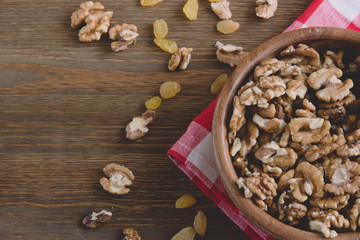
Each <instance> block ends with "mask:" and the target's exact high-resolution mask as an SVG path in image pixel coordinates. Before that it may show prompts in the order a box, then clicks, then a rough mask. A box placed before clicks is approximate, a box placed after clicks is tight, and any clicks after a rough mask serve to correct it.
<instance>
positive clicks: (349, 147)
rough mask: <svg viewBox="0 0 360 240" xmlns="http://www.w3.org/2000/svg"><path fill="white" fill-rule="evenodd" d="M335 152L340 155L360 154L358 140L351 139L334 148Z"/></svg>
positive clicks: (355, 155)
mask: <svg viewBox="0 0 360 240" xmlns="http://www.w3.org/2000/svg"><path fill="white" fill-rule="evenodd" d="M336 154H337V155H339V156H340V157H357V156H360V140H356V141H352V142H350V143H347V144H345V145H342V146H340V147H339V148H337V149H336Z"/></svg>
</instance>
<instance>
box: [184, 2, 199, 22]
mask: <svg viewBox="0 0 360 240" xmlns="http://www.w3.org/2000/svg"><path fill="white" fill-rule="evenodd" d="M198 11H199V3H198V1H197V0H188V1H187V2H186V3H185V5H184V7H183V12H184V13H185V16H186V17H187V18H188V19H189V20H196V19H197V13H198Z"/></svg>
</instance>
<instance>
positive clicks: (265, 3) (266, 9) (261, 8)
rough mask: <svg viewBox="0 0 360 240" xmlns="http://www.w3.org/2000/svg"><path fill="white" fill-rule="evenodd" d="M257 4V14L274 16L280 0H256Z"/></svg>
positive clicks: (265, 17) (268, 16) (262, 16)
mask: <svg viewBox="0 0 360 240" xmlns="http://www.w3.org/2000/svg"><path fill="white" fill-rule="evenodd" d="M256 5H257V7H256V8H255V12H256V16H258V17H260V18H264V19H268V18H271V17H272V16H274V14H275V12H276V9H277V5H278V0H256Z"/></svg>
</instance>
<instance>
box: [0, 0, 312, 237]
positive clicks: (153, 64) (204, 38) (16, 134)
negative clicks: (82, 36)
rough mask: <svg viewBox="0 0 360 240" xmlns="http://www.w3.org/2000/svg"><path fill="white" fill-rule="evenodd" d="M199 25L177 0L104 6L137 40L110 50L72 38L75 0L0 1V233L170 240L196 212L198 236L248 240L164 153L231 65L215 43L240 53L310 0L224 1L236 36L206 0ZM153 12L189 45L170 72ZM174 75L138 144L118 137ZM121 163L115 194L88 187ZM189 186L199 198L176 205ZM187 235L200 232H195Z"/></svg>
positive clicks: (276, 30) (96, 186)
mask: <svg viewBox="0 0 360 240" xmlns="http://www.w3.org/2000/svg"><path fill="white" fill-rule="evenodd" d="M199 2H200V3H199V5H200V10H199V14H198V20H197V21H193V22H190V21H188V20H187V19H186V18H185V17H184V15H183V14H182V11H181V10H182V6H183V5H184V3H185V1H183V0H182V1H173V0H165V1H164V2H163V3H160V4H159V5H157V6H154V7H147V8H145V7H141V6H140V4H139V1H138V0H123V1H103V2H102V3H103V5H104V6H105V8H106V9H107V10H112V11H114V16H113V18H112V21H111V23H112V24H121V23H133V24H136V25H137V26H138V29H139V33H140V37H139V40H138V42H137V43H136V45H134V46H130V47H129V48H128V49H127V50H126V51H124V52H121V53H113V52H112V51H111V48H110V42H111V40H109V38H108V37H107V36H106V35H103V37H102V39H101V41H97V42H91V43H81V42H79V40H78V38H77V33H78V29H72V28H71V27H70V15H71V13H72V12H73V11H75V10H76V9H77V8H78V6H79V4H80V1H70V0H65V1H50V0H42V1H29V0H27V1H13V0H1V1H0V6H1V8H0V30H1V34H0V167H1V171H0V179H1V181H0V216H1V217H0V233H1V235H0V239H120V236H121V230H122V228H123V227H133V228H135V229H137V230H138V231H139V233H140V235H141V236H142V237H143V239H145V240H146V239H152V240H157V239H159V240H162V239H170V238H171V237H172V236H173V235H174V234H175V233H176V232H178V231H179V230H180V229H182V228H183V227H186V226H189V225H192V222H193V217H194V216H195V214H196V211H197V210H200V209H201V210H203V211H204V212H205V214H206V215H207V217H208V229H207V235H206V237H204V238H202V239H210V240H211V239H228V240H231V239H247V236H246V235H245V234H244V233H243V232H242V231H241V230H240V229H239V228H238V227H237V226H236V225H235V224H234V223H233V222H232V221H231V220H230V219H228V218H227V217H226V216H225V214H223V213H222V212H221V211H220V210H219V209H218V208H217V207H216V205H215V204H213V203H212V202H211V201H210V200H209V199H208V198H207V197H206V196H205V195H204V194H203V193H202V192H201V191H200V190H199V189H198V188H197V187H196V186H195V185H194V184H193V183H192V182H191V181H190V180H189V179H188V178H187V177H186V176H185V175H184V174H183V173H182V172H181V171H180V170H179V169H178V168H177V167H176V166H175V165H174V164H173V163H172V162H171V161H170V159H169V158H168V157H167V155H166V151H167V150H168V149H169V148H170V147H171V146H172V144H173V143H175V142H176V140H177V139H178V138H179V137H180V136H181V135H182V134H183V133H184V132H185V130H186V128H187V126H188V124H189V123H190V122H191V120H192V119H193V118H194V117H195V116H197V115H198V114H199V113H200V112H201V111H202V110H203V109H205V108H206V106H207V105H208V104H210V103H211V101H212V100H213V99H214V98H215V97H214V96H213V95H211V93H210V85H211V83H212V81H213V80H214V79H215V78H216V76H218V75H219V74H221V73H223V72H227V73H230V72H231V71H232V69H231V68H230V67H228V66H226V65H224V64H222V63H219V62H217V60H216V56H215V48H214V44H215V42H216V41H217V40H219V41H222V42H224V43H232V44H235V45H240V46H243V47H244V49H245V50H246V51H251V50H252V49H254V48H255V47H256V46H258V45H260V44H261V43H262V42H263V41H265V40H267V39H269V38H270V37H273V36H275V35H277V34H279V33H281V32H282V31H283V30H284V29H285V28H286V27H287V26H288V25H290V24H291V23H292V22H293V21H294V20H295V19H296V18H297V17H298V16H299V15H300V14H301V13H302V12H303V11H304V10H305V9H306V7H307V6H308V5H309V4H310V2H311V1H310V0H306V1H304V0H287V1H285V0H279V7H278V11H277V12H276V14H275V16H274V17H273V18H271V19H269V20H261V19H258V18H257V17H256V16H255V13H254V8H255V3H254V2H255V1H254V0H246V1H239V0H238V1H232V2H231V10H232V13H233V18H232V19H233V20H235V21H239V22H240V24H241V26H240V29H239V31H237V32H235V33H234V34H231V35H222V34H221V33H218V32H217V31H216V23H217V21H218V18H217V17H216V15H215V14H214V13H212V11H211V9H210V5H209V2H208V1H207V0H200V1H199ZM157 18H163V19H165V20H166V21H167V23H168V26H169V34H168V36H167V38H168V39H172V40H176V41H177V43H178V45H179V46H186V47H192V48H193V49H194V53H193V58H192V61H191V63H190V65H189V67H188V70H186V71H182V72H170V71H168V70H167V62H168V60H169V58H170V55H169V54H167V53H165V52H162V51H161V50H160V49H159V48H158V47H157V46H155V45H154V43H153V35H152V22H153V21H154V20H155V19H157ZM169 80H175V81H178V82H179V83H180V84H181V86H182V91H181V92H180V94H179V95H178V96H176V97H175V98H172V99H169V100H165V101H163V103H162V105H161V107H160V108H159V109H158V110H157V113H158V118H157V119H156V122H155V123H154V124H153V125H152V126H151V127H150V132H149V133H148V134H147V135H146V136H145V137H143V138H142V141H141V142H131V141H128V140H126V139H125V126H126V124H127V123H128V122H129V121H130V120H131V119H132V117H133V116H135V115H139V114H141V113H142V112H143V111H144V110H145V107H144V101H145V100H147V99H148V98H150V97H151V96H154V95H157V94H158V89H159V86H160V85H161V84H162V83H163V82H165V81H169ZM112 162H114V163H119V164H124V165H125V166H127V167H129V168H130V169H131V170H133V172H134V174H135V176H136V180H135V183H134V185H133V186H132V187H131V192H130V193H129V194H127V195H125V196H117V195H112V194H109V193H107V192H105V191H104V190H102V187H101V186H100V184H99V179H100V178H101V177H102V176H103V173H102V168H103V167H104V166H105V165H106V164H108V163H112ZM185 193H188V194H192V195H194V196H196V198H197V200H198V203H197V204H196V206H194V207H191V208H189V209H183V210H179V209H175V208H174V202H175V200H176V199H177V198H178V197H180V196H181V195H183V194H185ZM101 209H107V210H110V211H112V212H113V218H112V220H111V221H110V222H109V223H108V224H106V225H104V226H102V227H100V228H98V229H94V230H92V229H87V228H85V227H84V226H82V224H81V220H82V218H83V217H84V216H85V215H86V214H87V213H88V212H89V211H92V210H101ZM197 239H200V238H199V237H197Z"/></svg>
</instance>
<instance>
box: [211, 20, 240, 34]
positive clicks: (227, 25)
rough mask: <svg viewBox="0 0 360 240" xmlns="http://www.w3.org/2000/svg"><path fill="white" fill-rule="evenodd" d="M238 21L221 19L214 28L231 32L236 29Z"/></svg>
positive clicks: (223, 31) (227, 32) (225, 32)
mask: <svg viewBox="0 0 360 240" xmlns="http://www.w3.org/2000/svg"><path fill="white" fill-rule="evenodd" d="M239 27H240V23H238V22H234V21H233V20H222V21H220V22H218V23H217V24H216V28H217V30H218V31H219V32H221V33H223V34H229V33H233V32H235V31H236V30H238V29H239Z"/></svg>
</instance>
